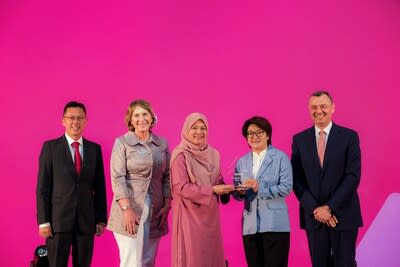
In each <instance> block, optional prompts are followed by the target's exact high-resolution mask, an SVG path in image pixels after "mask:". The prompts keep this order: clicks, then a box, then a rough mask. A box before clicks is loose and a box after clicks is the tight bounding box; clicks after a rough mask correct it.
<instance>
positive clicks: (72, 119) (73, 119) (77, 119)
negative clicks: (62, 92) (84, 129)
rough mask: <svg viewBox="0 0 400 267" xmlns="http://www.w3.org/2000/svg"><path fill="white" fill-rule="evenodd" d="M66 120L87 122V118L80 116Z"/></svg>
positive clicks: (68, 117)
mask: <svg viewBox="0 0 400 267" xmlns="http://www.w3.org/2000/svg"><path fill="white" fill-rule="evenodd" d="M64 118H66V119H68V120H70V121H83V120H86V117H80V116H77V117H75V116H64Z"/></svg>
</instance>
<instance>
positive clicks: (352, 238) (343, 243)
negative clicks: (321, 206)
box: [306, 225, 358, 267]
mask: <svg viewBox="0 0 400 267" xmlns="http://www.w3.org/2000/svg"><path fill="white" fill-rule="evenodd" d="M306 233H307V239H308V245H309V249H310V255H311V262H312V266H313V267H354V266H357V265H356V260H355V258H356V241H357V235H358V229H357V228H356V229H352V230H348V231H336V230H333V229H332V228H329V227H327V226H325V225H324V226H322V227H321V228H319V229H316V230H313V231H310V230H307V231H306Z"/></svg>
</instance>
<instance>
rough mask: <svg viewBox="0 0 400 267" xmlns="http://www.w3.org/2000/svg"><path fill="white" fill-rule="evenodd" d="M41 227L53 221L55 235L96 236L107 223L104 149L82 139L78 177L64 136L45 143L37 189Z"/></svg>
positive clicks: (41, 154) (38, 214)
mask: <svg viewBox="0 0 400 267" xmlns="http://www.w3.org/2000/svg"><path fill="white" fill-rule="evenodd" d="M36 204H37V220H38V224H42V223H45V222H50V224H51V227H52V230H53V231H54V232H71V231H72V230H73V227H74V224H75V222H77V227H78V230H79V231H80V232H82V233H87V234H93V233H95V231H96V224H97V223H104V224H106V217H107V203H106V189H105V181H104V167H103V158H102V153H101V147H100V146H99V145H98V144H96V143H93V142H90V141H88V140H86V139H83V163H82V168H81V174H80V176H78V174H77V172H76V170H75V166H74V163H73V160H72V156H71V152H70V149H69V147H68V141H67V139H66V138H65V135H63V136H62V137H60V138H58V139H54V140H50V141H47V142H45V143H44V145H43V147H42V151H41V153H40V158H39V174H38V183H37V188H36Z"/></svg>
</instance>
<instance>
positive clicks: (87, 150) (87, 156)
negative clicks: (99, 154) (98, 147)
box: [80, 138, 94, 177]
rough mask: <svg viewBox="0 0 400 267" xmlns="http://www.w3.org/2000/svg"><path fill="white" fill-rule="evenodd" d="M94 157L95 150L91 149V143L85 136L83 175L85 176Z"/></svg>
mask: <svg viewBox="0 0 400 267" xmlns="http://www.w3.org/2000/svg"><path fill="white" fill-rule="evenodd" d="M93 157H94V151H93V149H91V147H90V144H89V143H88V141H86V139H84V138H83V162H82V169H81V175H80V176H81V177H83V176H84V174H85V172H86V171H87V170H88V169H87V168H88V167H89V165H90V164H89V162H92V158H93Z"/></svg>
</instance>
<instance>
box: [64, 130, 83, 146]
mask: <svg viewBox="0 0 400 267" xmlns="http://www.w3.org/2000/svg"><path fill="white" fill-rule="evenodd" d="M65 138H66V139H67V142H68V145H69V146H70V145H71V144H72V143H73V142H78V143H79V144H80V145H81V146H82V145H83V138H82V136H81V137H79V139H78V140H74V139H72V138H71V137H70V136H69V135H68V134H67V133H65Z"/></svg>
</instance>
